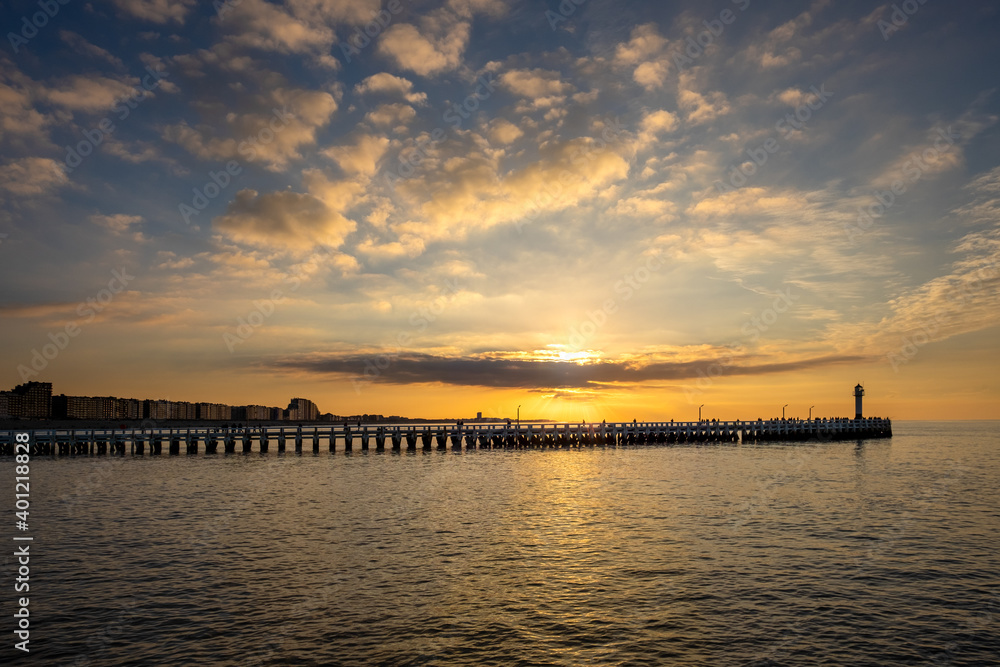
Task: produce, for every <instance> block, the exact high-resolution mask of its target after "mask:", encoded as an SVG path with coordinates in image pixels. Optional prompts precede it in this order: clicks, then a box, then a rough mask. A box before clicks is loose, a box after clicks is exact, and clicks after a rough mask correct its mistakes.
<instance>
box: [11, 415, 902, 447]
mask: <svg viewBox="0 0 1000 667" xmlns="http://www.w3.org/2000/svg"><path fill="white" fill-rule="evenodd" d="M25 432H27V433H29V434H30V446H31V454H32V455H33V456H38V455H42V456H46V455H51V456H106V455H124V454H126V453H129V454H134V455H145V454H147V453H148V454H152V455H159V454H172V455H177V454H180V453H182V452H183V453H185V454H199V453H201V452H204V453H207V454H214V453H217V452H219V451H220V450H221V451H222V452H225V453H236V452H242V453H249V452H261V453H265V452H268V451H269V450H270V448H271V446H272V445H274V446H275V447H276V448H277V451H278V452H284V451H286V450H287V449H288V447H289V444H290V445H291V447H292V448H293V449H294V451H296V452H301V451H302V450H303V448H307V449H311V450H312V451H313V452H319V451H320V449H321V446H322V447H324V448H327V449H329V451H330V452H335V451H343V452H352V451H354V450H355V448H356V447H360V449H361V450H362V451H367V450H369V449H375V451H385V450H386V449H390V450H392V451H401V450H404V449H405V450H407V451H416V450H418V449H420V450H423V451H430V450H434V449H437V450H447V449H449V448H450V449H452V450H458V451H461V450H463V449H464V450H471V449H490V448H497V449H499V448H536V449H537V448H571V447H585V446H588V447H589V446H603V447H618V446H635V445H669V444H677V443H722V442H730V443H733V442H741V443H751V442H766V441H790V442H809V441H818V442H823V441H829V440H856V439H867V438H889V437H892V422H891V421H890V420H888V419H881V418H862V419H809V420H793V419H788V420H786V419H771V420H757V421H700V422H619V423H612V424H608V423H600V424H592V423H577V424H573V423H561V424H557V423H521V424H519V425H515V424H511V425H509V426H508V425H506V424H503V423H489V424H479V423H476V424H463V423H450V424H398V425H376V424H362V425H356V424H343V423H340V424H308V425H290V426H238V427H220V426H179V427H156V428H145V429H141V428H135V429H117V430H115V429H24V430H8V431H0V455H3V456H9V455H12V454H14V444H15V434H16V433H25Z"/></svg>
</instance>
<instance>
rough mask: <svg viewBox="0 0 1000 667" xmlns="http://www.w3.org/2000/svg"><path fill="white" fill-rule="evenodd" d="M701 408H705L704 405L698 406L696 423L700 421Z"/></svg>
mask: <svg viewBox="0 0 1000 667" xmlns="http://www.w3.org/2000/svg"><path fill="white" fill-rule="evenodd" d="M703 407H705V404H704V403H702V404H701V405H699V406H698V421H701V409H702V408H703Z"/></svg>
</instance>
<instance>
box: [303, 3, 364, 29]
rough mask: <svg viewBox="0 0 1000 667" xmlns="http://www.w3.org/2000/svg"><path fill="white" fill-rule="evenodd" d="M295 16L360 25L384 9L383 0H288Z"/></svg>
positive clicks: (315, 20)
mask: <svg viewBox="0 0 1000 667" xmlns="http://www.w3.org/2000/svg"><path fill="white" fill-rule="evenodd" d="M287 4H288V6H289V7H290V8H291V11H292V13H293V14H295V16H297V17H300V18H302V19H305V20H308V21H313V22H318V21H326V22H329V23H345V24H350V25H360V24H362V23H367V22H368V21H370V20H371V18H372V15H373V14H376V13H378V11H379V10H380V9H382V0H288V1H287Z"/></svg>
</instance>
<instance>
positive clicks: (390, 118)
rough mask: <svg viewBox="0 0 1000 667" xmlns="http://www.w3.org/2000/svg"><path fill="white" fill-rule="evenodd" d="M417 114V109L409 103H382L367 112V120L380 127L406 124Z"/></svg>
mask: <svg viewBox="0 0 1000 667" xmlns="http://www.w3.org/2000/svg"><path fill="white" fill-rule="evenodd" d="M416 115H417V111H416V109H414V108H413V107H411V106H410V105H409V104H402V103H395V104H382V105H380V106H378V107H377V108H376V109H374V110H372V111H369V112H368V113H367V114H365V120H367V121H368V122H369V123H371V124H373V125H377V126H379V127H391V126H394V125H404V126H405V125H406V124H407V123H409V122H410V121H411V120H413V119H414V118H415V117H416Z"/></svg>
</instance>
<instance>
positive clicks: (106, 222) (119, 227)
mask: <svg viewBox="0 0 1000 667" xmlns="http://www.w3.org/2000/svg"><path fill="white" fill-rule="evenodd" d="M87 219H88V220H90V221H91V222H92V223H94V224H95V225H100V226H101V227H104V228H106V229H110V230H111V231H112V232H114V233H115V234H124V233H125V232H127V231H129V230H130V229H131V228H132V226H133V225H137V224H139V223H140V222H142V216H141V215H126V214H124V213H116V214H114V215H103V214H94V215H91V216H89V217H88V218H87Z"/></svg>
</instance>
